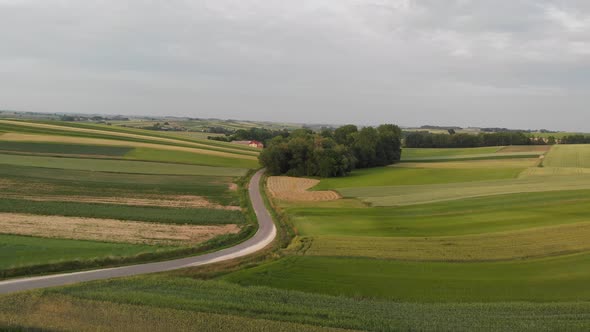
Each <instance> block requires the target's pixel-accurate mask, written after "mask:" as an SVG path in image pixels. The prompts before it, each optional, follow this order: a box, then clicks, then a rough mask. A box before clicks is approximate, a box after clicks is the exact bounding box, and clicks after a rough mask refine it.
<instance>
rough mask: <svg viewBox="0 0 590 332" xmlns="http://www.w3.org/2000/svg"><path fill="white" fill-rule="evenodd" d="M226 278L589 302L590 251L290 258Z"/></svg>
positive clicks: (414, 296) (453, 296)
mask: <svg viewBox="0 0 590 332" xmlns="http://www.w3.org/2000/svg"><path fill="white" fill-rule="evenodd" d="M224 279H225V280H228V281H232V282H236V283H239V284H241V285H265V286H269V287H276V288H281V289H292V290H300V291H306V292H313V293H322V294H331V295H346V296H360V297H366V296H370V297H375V298H385V299H391V300H397V301H409V302H414V301H418V302H502V301H534V302H545V301H590V289H588V287H586V286H585V285H587V284H588V282H590V255H589V254H578V255H572V256H563V257H556V258H544V259H538V260H527V261H510V262H497V263H469V264H465V263H434V262H433V263H425V262H401V261H388V260H375V259H369V258H338V257H306V256H303V257H289V258H284V259H281V260H279V261H275V262H272V263H269V264H266V265H263V266H259V267H255V268H251V269H246V270H242V271H239V272H236V273H233V274H230V275H228V276H226V277H225V278H224Z"/></svg>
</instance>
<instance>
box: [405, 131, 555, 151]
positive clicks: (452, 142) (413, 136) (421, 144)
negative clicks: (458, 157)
mask: <svg viewBox="0 0 590 332" xmlns="http://www.w3.org/2000/svg"><path fill="white" fill-rule="evenodd" d="M533 144H545V142H544V141H543V140H537V139H535V138H533V137H529V136H528V135H526V134H525V133H522V132H498V133H480V134H478V135H473V134H464V133H461V134H451V135H449V134H433V133H429V132H411V133H406V137H405V146H406V147H408V148H474V147H483V146H504V145H533Z"/></svg>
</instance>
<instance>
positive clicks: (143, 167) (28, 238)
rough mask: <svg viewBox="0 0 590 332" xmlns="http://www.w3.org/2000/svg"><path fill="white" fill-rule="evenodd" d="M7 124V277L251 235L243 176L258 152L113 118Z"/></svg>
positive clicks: (0, 147) (1, 271) (3, 194)
mask: <svg viewBox="0 0 590 332" xmlns="http://www.w3.org/2000/svg"><path fill="white" fill-rule="evenodd" d="M0 127H2V130H3V131H4V132H5V133H4V134H0V151H2V153H0V227H1V230H0V233H2V235H1V236H0V247H1V248H2V250H1V251H2V253H1V254H0V255H2V257H0V258H1V259H2V263H3V264H2V265H0V278H6V277H13V276H19V275H23V274H35V273H45V272H59V271H66V270H76V269H81V268H88V267H98V266H102V265H110V266H112V265H118V264H124V263H133V262H140V261H146V260H154V259H158V258H160V257H178V255H187V254H195V253H197V252H198V251H199V250H201V249H200V248H201V247H203V248H210V246H211V245H214V244H215V243H223V244H228V243H231V242H232V241H239V240H241V239H242V238H243V237H244V236H247V233H245V232H242V231H241V230H242V228H243V226H244V225H246V224H247V220H246V217H245V214H244V213H243V211H242V208H241V207H240V206H241V205H243V204H242V203H243V202H241V198H240V197H241V196H240V195H239V193H238V191H237V189H238V186H237V185H236V183H237V182H239V179H240V177H242V176H244V175H245V174H246V173H247V172H248V170H249V169H251V168H256V167H257V165H258V163H257V161H256V154H257V152H255V151H251V150H248V149H241V147H234V146H229V145H226V146H224V145H223V144H221V145H220V144H213V145H209V144H207V142H206V141H197V140H193V139H190V138H185V139H180V138H178V139H177V138H174V137H165V135H163V136H161V137H159V136H150V135H145V134H144V133H143V132H142V131H139V130H138V131H137V132H129V131H126V130H125V129H123V128H121V129H120V130H119V129H117V130H111V129H112V128H109V127H108V126H104V128H103V127H100V126H92V125H90V126H80V127H78V126H75V125H74V126H71V125H68V124H63V123H33V122H22V121H6V120H1V121H0ZM246 229H247V228H246ZM218 238H219V239H223V240H219V241H220V242H215V241H216V239H218ZM208 243H212V244H211V245H209V247H207V245H208ZM202 245H204V246H202ZM40 252H42V253H40ZM35 253H39V254H38V255H35ZM162 255H164V256H162ZM175 255H176V256H175Z"/></svg>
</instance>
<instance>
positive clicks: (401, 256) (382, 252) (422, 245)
mask: <svg viewBox="0 0 590 332" xmlns="http://www.w3.org/2000/svg"><path fill="white" fill-rule="evenodd" d="M588 237H590V223H576V224H569V225H560V226H551V227H541V228H532V229H527V230H521V231H512V232H499V233H487V234H478V235H467V236H443V237H370V236H319V237H314V238H313V241H312V242H311V246H309V245H306V246H304V247H303V248H304V250H301V251H300V252H301V253H304V254H306V255H313V256H347V257H348V256H350V257H373V258H386V259H397V260H412V261H452V262H454V261H458V262H470V261H499V260H512V259H524V258H533V257H545V256H556V255H563V254H571V253H578V252H584V251H589V250H590V242H588Z"/></svg>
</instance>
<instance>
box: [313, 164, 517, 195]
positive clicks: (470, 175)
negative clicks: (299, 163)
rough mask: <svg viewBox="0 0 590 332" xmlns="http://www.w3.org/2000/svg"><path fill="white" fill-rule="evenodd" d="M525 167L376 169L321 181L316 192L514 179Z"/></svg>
mask: <svg viewBox="0 0 590 332" xmlns="http://www.w3.org/2000/svg"><path fill="white" fill-rule="evenodd" d="M523 170H524V168H522V169H521V168H496V169H481V168H480V169H468V168H467V169H444V168H440V169H434V168H400V167H379V168H370V169H362V170H356V171H354V172H352V174H351V175H350V176H346V177H341V178H327V179H322V180H321V182H320V183H319V184H318V185H317V186H315V187H314V189H317V190H327V189H340V188H350V187H371V186H389V185H419V184H437V183H453V182H468V181H485V180H497V179H511V178H516V177H517V176H518V174H520V172H522V171H523Z"/></svg>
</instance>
